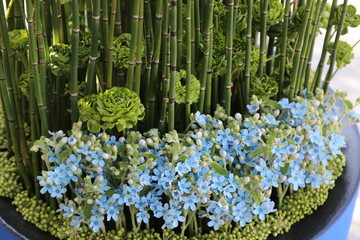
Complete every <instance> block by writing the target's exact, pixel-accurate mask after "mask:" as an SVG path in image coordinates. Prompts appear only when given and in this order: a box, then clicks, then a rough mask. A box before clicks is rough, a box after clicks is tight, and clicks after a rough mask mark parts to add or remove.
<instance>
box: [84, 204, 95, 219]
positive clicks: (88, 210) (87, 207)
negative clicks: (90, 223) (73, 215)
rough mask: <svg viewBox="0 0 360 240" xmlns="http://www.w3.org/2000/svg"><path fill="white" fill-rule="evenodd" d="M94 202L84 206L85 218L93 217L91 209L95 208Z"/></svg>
mask: <svg viewBox="0 0 360 240" xmlns="http://www.w3.org/2000/svg"><path fill="white" fill-rule="evenodd" d="M93 206H94V204H87V203H86V204H85V208H84V215H85V218H87V219H90V217H91V210H92V208H93Z"/></svg>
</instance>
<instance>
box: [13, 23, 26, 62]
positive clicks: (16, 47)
mask: <svg viewBox="0 0 360 240" xmlns="http://www.w3.org/2000/svg"><path fill="white" fill-rule="evenodd" d="M9 40H10V47H11V49H12V50H13V51H14V52H15V57H16V58H17V59H18V60H19V61H20V60H21V59H20V58H21V55H22V54H24V53H26V51H27V50H28V45H29V37H28V33H27V31H26V29H17V30H13V31H10V32H9Z"/></svg>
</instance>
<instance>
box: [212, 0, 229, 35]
mask: <svg viewBox="0 0 360 240" xmlns="http://www.w3.org/2000/svg"><path fill="white" fill-rule="evenodd" d="M226 11H227V7H226V5H225V4H224V3H223V1H222V0H215V1H214V21H215V29H217V30H219V31H224V30H225V29H226V28H225V23H226V21H225V16H226Z"/></svg>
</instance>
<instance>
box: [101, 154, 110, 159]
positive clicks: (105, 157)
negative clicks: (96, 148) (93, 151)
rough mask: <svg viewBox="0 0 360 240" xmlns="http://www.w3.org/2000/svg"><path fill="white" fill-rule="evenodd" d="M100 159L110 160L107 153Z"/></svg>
mask: <svg viewBox="0 0 360 240" xmlns="http://www.w3.org/2000/svg"><path fill="white" fill-rule="evenodd" d="M102 158H103V159H109V158H110V155H109V154H108V153H103V154H102Z"/></svg>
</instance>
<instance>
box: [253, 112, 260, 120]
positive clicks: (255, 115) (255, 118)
mask: <svg viewBox="0 0 360 240" xmlns="http://www.w3.org/2000/svg"><path fill="white" fill-rule="evenodd" d="M259 118H260V114H259V113H255V114H254V120H255V121H257V120H259Z"/></svg>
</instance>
